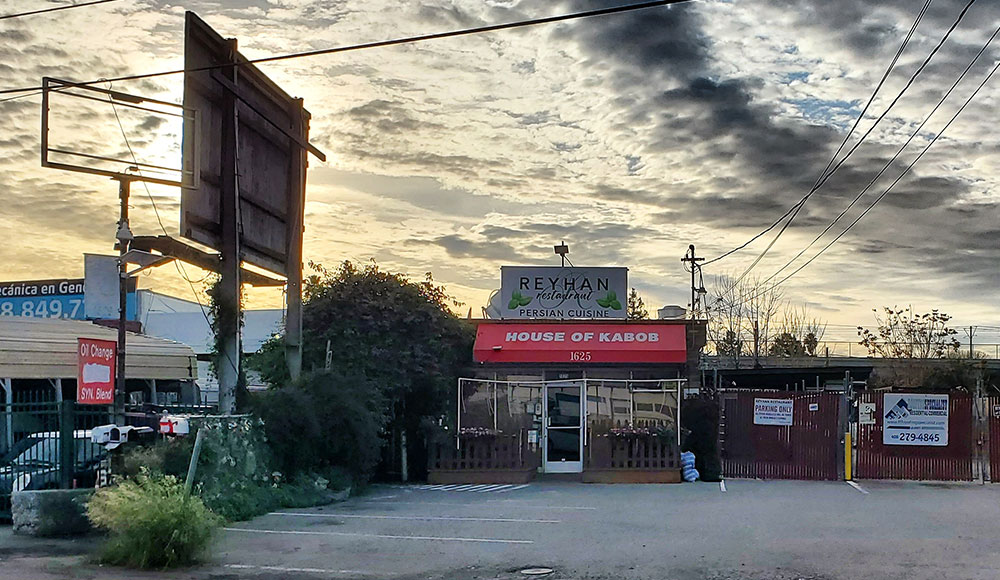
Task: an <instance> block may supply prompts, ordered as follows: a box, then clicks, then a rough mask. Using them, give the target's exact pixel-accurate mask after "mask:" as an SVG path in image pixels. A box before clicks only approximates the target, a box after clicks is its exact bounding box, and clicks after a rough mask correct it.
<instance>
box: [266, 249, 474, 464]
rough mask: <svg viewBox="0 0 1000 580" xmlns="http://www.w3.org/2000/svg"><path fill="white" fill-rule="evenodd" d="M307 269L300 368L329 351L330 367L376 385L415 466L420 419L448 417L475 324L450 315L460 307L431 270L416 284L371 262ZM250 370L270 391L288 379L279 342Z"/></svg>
mask: <svg viewBox="0 0 1000 580" xmlns="http://www.w3.org/2000/svg"><path fill="white" fill-rule="evenodd" d="M310 266H311V267H312V268H313V269H314V270H315V271H316V274H314V275H312V276H309V277H308V278H307V279H306V280H305V283H304V300H303V321H302V327H303V328H302V336H303V356H302V368H303V371H310V370H322V369H324V368H326V366H327V360H326V357H327V349H328V348H329V353H330V360H329V368H330V369H332V370H335V371H336V372H338V373H341V374H345V375H359V376H363V377H365V378H366V379H367V380H368V381H370V382H371V383H372V384H374V385H375V386H376V388H377V389H378V391H379V393H380V395H381V396H382V397H384V399H385V400H386V404H385V405H384V406H383V407H382V411H383V412H384V413H385V416H386V420H385V423H386V425H387V430H388V433H389V434H390V436H396V435H398V434H400V433H402V432H404V431H405V432H406V433H407V440H408V442H410V443H412V444H413V445H412V446H410V453H411V455H412V457H410V460H411V461H410V465H412V466H414V467H415V468H416V469H420V468H421V466H425V465H426V461H424V460H423V459H424V457H422V456H421V455H420V452H421V448H420V441H421V436H422V435H421V432H420V429H419V425H420V421H421V418H423V417H440V416H441V415H443V414H446V413H449V412H454V409H452V408H451V405H450V403H451V402H452V401H453V400H454V399H453V396H452V390H453V389H454V386H455V384H456V381H457V379H458V377H459V376H461V374H463V370H464V369H465V368H466V366H467V365H469V364H470V363H471V353H472V343H473V340H474V338H475V329H474V327H472V326H471V325H469V324H468V323H466V322H464V321H463V320H461V319H460V318H458V317H457V316H456V315H455V314H454V313H453V312H452V311H451V306H459V305H460V304H459V303H458V302H456V301H455V300H454V299H452V298H451V297H450V296H449V295H448V294H447V292H446V291H445V289H444V288H443V287H441V286H439V285H437V284H436V283H435V282H434V279H433V278H432V277H431V275H430V274H429V273H428V274H427V275H426V276H425V278H424V279H423V280H422V281H419V282H415V281H412V280H410V279H408V278H407V277H406V276H403V275H401V274H393V273H389V272H385V271H383V270H381V269H380V268H379V267H378V265H377V264H375V263H371V264H367V265H365V266H364V267H359V266H356V265H354V264H353V263H351V262H349V261H348V262H344V263H343V264H341V265H340V267H339V268H337V269H336V270H327V269H326V268H324V267H322V266H320V265H318V264H310ZM328 345H329V347H328ZM248 365H249V366H251V368H254V369H256V370H258V371H259V372H260V373H261V376H262V378H263V379H264V380H265V381H266V382H268V384H270V385H271V386H272V387H274V388H282V387H284V386H285V385H287V384H289V382H290V381H289V377H288V373H287V370H286V366H285V364H284V344H283V342H282V340H281V339H280V337H275V338H274V339H272V340H270V341H268V342H267V343H265V345H264V346H263V347H262V349H261V352H260V354H259V355H257V356H255V357H254V358H253V360H252V361H250V362H249V363H248Z"/></svg>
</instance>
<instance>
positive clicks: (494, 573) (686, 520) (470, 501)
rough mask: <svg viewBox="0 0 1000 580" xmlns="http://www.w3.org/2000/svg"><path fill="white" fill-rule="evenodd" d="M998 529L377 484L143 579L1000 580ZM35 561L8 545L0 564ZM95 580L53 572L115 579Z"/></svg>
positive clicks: (801, 493)
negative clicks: (200, 562) (197, 562)
mask: <svg viewBox="0 0 1000 580" xmlns="http://www.w3.org/2000/svg"><path fill="white" fill-rule="evenodd" d="M998 530H1000V485H991V486H977V485H945V484H918V483H888V482H863V483H861V484H860V489H859V488H855V487H851V486H849V485H847V484H845V483H839V482H791V481H744V480H730V481H727V482H726V484H725V491H722V489H721V487H720V485H719V484H710V483H698V484H684V485H635V486H625V485H615V486H602V485H582V484H575V483H563V482H551V483H549V482H540V483H532V484H531V485H529V486H527V487H518V488H516V489H515V488H514V487H499V486H479V487H473V486H409V487H392V486H379V487H376V488H374V489H373V490H372V491H371V492H370V493H369V494H367V495H366V496H364V497H360V498H354V499H352V500H350V501H348V502H346V503H342V504H336V505H333V506H327V507H325V508H312V509H304V510H289V511H287V512H285V513H280V514H277V513H276V514H270V515H266V516H262V517H260V518H257V519H255V520H253V521H251V522H243V523H239V524H234V525H233V526H231V527H230V528H229V529H227V530H226V531H225V532H223V534H222V537H221V541H220V543H219V545H218V548H217V551H216V556H215V559H214V562H213V564H212V565H211V566H207V567H204V568H201V569H198V570H191V571H182V572H177V573H171V574H169V575H153V576H149V577H163V578H216V579H221V578H303V579H305V578H335V579H339V578H394V579H400V580H409V579H418V578H420V579H424V578H426V579H442V580H443V579H448V580H474V579H487V578H522V579H523V578H526V577H525V576H521V575H520V574H519V573H518V571H519V570H521V569H522V568H527V567H540V566H544V567H550V568H554V569H555V572H554V574H553V575H551V576H549V577H548V578H553V579H556V578H558V579H577V578H594V579H605V578H607V579H611V578H615V579H620V578H621V579H647V578H648V579H658V580H660V579H662V580H666V579H676V580H689V579H690V580H694V579H699V580H702V579H711V580H744V579H746V580H750V579H753V580H794V579H800V578H808V579H814V580H842V579H844V580H846V579H848V578H850V579H855V578H877V579H887V580H893V579H900V580H903V579H905V580H920V579H924V578H926V579H928V580H930V579H934V580H937V579H940V578H955V579H963V580H965V579H968V580H977V579H983V580H985V579H990V580H993V579H995V578H997V577H1000V550H998V549H997V546H998V541H1000V540H998V539H997V537H998V536H997V533H998ZM3 539H4V538H3V536H0V546H2V544H3ZM25 555H26V554H21V555H20V556H18V555H17V554H14V555H13V556H12V557H7V558H5V557H4V555H3V551H2V549H0V558H4V559H5V560H6V561H2V562H0V570H3V569H5V568H6V569H11V570H18V571H19V573H20V572H21V571H22V570H21V569H20V568H17V567H16V566H18V564H17V562H18V561H21V562H22V563H23V562H24V559H23V556H25ZM62 560H66V557H65V556H63V557H62ZM36 563H37V562H36ZM9 564H14V566H15V567H10V568H8V565H9ZM93 571H94V569H93V568H91V567H87V566H84V567H76V568H73V569H70V568H68V567H66V566H55V567H53V566H49V573H52V572H54V573H57V574H58V573H60V572H63V573H66V574H67V576H71V574H70V572H72V573H73V574H75V575H76V577H81V578H82V577H88V578H91V577H97V578H104V577H110V576H107V575H106V574H105V573H103V571H100V572H98V573H97V574H93V573H92V572H93ZM23 572H25V574H27V572H28V569H27V568H25V569H24V570H23ZM81 574H83V575H81ZM16 577H31V578H55V577H63V576H45V575H37V574H36V575H30V574H27V575H26V576H20V575H19V576H16ZM123 577H127V576H123Z"/></svg>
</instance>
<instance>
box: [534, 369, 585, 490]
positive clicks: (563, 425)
mask: <svg viewBox="0 0 1000 580" xmlns="http://www.w3.org/2000/svg"><path fill="white" fill-rule="evenodd" d="M583 397H584V392H583V382H582V381H579V382H577V381H566V382H560V383H549V384H547V385H545V417H544V423H543V425H544V426H545V433H544V435H545V442H544V445H545V446H544V451H545V453H544V465H543V470H544V471H545V472H546V473H580V472H582V471H583V426H584V424H585V423H586V417H584V415H585V414H586V409H587V407H586V405H584V404H583V402H584V399H583Z"/></svg>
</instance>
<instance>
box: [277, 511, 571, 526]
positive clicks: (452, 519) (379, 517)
mask: <svg viewBox="0 0 1000 580" xmlns="http://www.w3.org/2000/svg"><path fill="white" fill-rule="evenodd" d="M267 515H269V516H300V517H305V518H357V519H370V520H431V521H438V520H440V521H449V522H513V523H520V524H558V523H559V520H521V519H515V518H465V517H459V516H384V515H369V514H329V513H328V514H313V513H306V512H271V513H269V514H267Z"/></svg>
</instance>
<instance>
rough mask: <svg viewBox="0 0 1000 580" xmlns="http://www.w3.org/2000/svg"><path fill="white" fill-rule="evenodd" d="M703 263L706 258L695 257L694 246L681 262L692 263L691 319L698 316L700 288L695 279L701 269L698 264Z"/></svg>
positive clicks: (689, 248)
mask: <svg viewBox="0 0 1000 580" xmlns="http://www.w3.org/2000/svg"><path fill="white" fill-rule="evenodd" d="M703 261H705V258H698V257H697V256H695V253H694V244H691V245H690V246H688V251H687V253H686V254H684V257H683V258H681V262H691V318H695V317H696V316H697V314H696V312H695V309H696V308H697V303H696V300H697V298H696V296H697V292H698V290H697V288H698V287H697V285H696V283H695V277H696V274H697V273H698V268H699V267H700V266H698V262H703Z"/></svg>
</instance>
